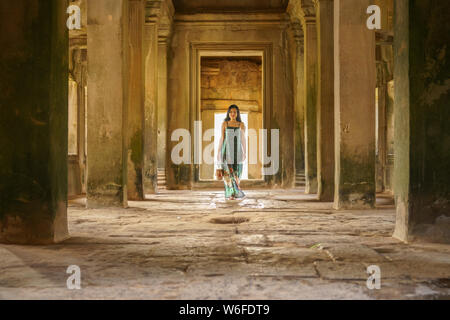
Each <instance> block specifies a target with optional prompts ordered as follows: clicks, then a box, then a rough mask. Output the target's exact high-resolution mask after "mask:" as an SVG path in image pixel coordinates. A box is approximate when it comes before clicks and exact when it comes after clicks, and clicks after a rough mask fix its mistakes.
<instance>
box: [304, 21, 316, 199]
mask: <svg viewBox="0 0 450 320" xmlns="http://www.w3.org/2000/svg"><path fill="white" fill-rule="evenodd" d="M317 50H318V48H317V26H316V22H315V21H309V22H307V23H306V25H305V83H304V85H305V88H306V89H305V176H306V190H305V192H306V193H308V194H315V193H317V191H318V183H317V89H318V88H317V84H318V83H317V76H318V75H317V71H318V70H317Z"/></svg>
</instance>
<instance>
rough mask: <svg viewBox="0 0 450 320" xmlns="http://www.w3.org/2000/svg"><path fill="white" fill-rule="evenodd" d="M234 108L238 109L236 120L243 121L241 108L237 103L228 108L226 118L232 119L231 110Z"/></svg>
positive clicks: (227, 119)
mask: <svg viewBox="0 0 450 320" xmlns="http://www.w3.org/2000/svg"><path fill="white" fill-rule="evenodd" d="M232 109H236V111H237V117H236V121H237V122H242V120H241V111H240V110H239V107H238V106H237V105H235V104H233V105H231V106H230V107H229V108H228V112H227V117H226V118H225V121H226V122H228V121H230V120H231V118H230V111H231V110H232Z"/></svg>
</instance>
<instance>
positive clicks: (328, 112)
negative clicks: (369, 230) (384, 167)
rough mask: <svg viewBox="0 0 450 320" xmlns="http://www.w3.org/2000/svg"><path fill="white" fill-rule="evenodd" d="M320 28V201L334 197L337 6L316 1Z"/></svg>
mask: <svg viewBox="0 0 450 320" xmlns="http://www.w3.org/2000/svg"><path fill="white" fill-rule="evenodd" d="M316 4H317V5H316V15H317V31H318V51H319V54H318V59H319V63H318V96H317V182H318V191H317V193H318V197H319V200H321V201H327V202H332V201H333V200H334V50H333V48H334V31H333V28H334V25H333V19H334V5H333V0H318V1H317V2H316Z"/></svg>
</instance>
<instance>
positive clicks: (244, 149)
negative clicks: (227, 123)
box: [241, 122, 247, 161]
mask: <svg viewBox="0 0 450 320" xmlns="http://www.w3.org/2000/svg"><path fill="white" fill-rule="evenodd" d="M245 131H246V130H245V124H244V123H243V122H242V123H241V145H242V155H243V157H242V161H245V159H246V158H247V137H246V132H245Z"/></svg>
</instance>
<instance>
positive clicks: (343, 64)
mask: <svg viewBox="0 0 450 320" xmlns="http://www.w3.org/2000/svg"><path fill="white" fill-rule="evenodd" d="M369 4H370V1H369V0H346V1H335V2H334V5H335V7H334V12H335V16H334V19H335V30H334V34H335V38H334V39H335V41H334V47H335V57H334V59H335V60H334V64H335V82H334V83H335V90H334V92H335V128H334V130H335V194H334V202H335V207H336V208H342V209H345V208H349V209H365V208H368V207H369V208H370V207H373V206H374V205H375V86H376V68H375V35H374V33H373V31H371V30H368V29H367V26H366V19H367V17H366V15H364V14H362V13H363V12H365V10H366V9H367V7H368V6H369ZM355 11H357V12H361V15H357V14H355ZM355 39H358V41H355Z"/></svg>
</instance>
